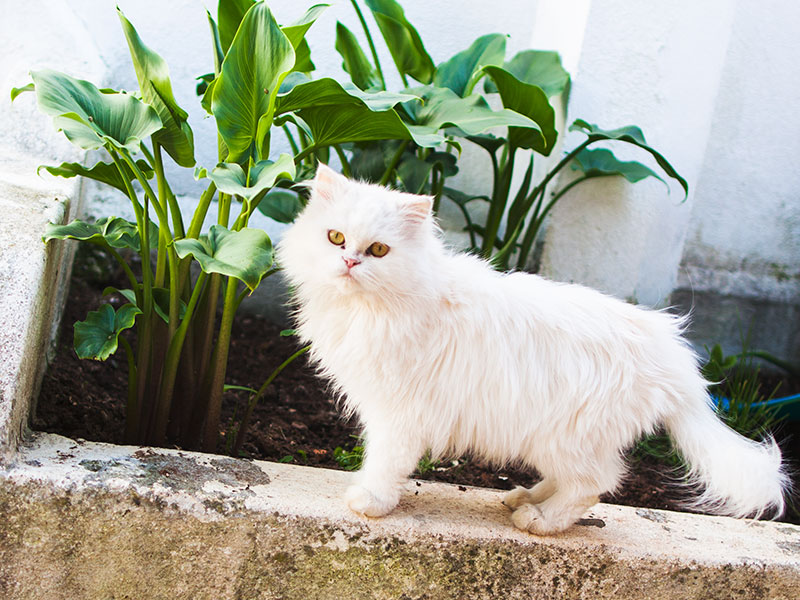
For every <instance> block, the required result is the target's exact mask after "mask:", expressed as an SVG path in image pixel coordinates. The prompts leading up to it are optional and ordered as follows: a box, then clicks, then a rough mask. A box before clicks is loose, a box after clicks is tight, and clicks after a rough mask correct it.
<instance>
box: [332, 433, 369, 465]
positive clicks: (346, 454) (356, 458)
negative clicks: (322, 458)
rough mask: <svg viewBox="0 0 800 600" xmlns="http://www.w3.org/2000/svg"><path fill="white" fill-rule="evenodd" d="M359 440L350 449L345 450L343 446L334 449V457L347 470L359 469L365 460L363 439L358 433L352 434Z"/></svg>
mask: <svg viewBox="0 0 800 600" xmlns="http://www.w3.org/2000/svg"><path fill="white" fill-rule="evenodd" d="M350 437H352V438H355V439H356V440H357V442H356V445H355V446H353V447H352V449H350V450H345V449H344V448H342V447H341V446H336V448H334V449H333V458H334V460H335V461H336V462H337V463H339V466H340V467H342V468H343V469H344V470H345V471H357V470H358V469H360V468H361V463H363V462H364V445H363V441H362V439H361V438H360V437H359V436H357V435H352V436H350Z"/></svg>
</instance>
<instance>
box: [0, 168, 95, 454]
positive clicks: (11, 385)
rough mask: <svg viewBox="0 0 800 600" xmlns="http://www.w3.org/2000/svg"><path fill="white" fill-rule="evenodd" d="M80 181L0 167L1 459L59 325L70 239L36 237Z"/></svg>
mask: <svg viewBox="0 0 800 600" xmlns="http://www.w3.org/2000/svg"><path fill="white" fill-rule="evenodd" d="M79 196H80V194H79V186H78V184H77V183H76V182H74V181H68V182H58V184H57V183H56V182H53V181H47V180H43V179H40V178H39V177H36V176H35V175H33V176H24V175H18V174H13V173H8V172H2V171H0V214H2V215H3V216H2V218H0V461H2V459H3V457H4V456H5V457H6V458H7V457H8V456H9V453H11V452H13V451H14V448H15V447H16V445H17V443H18V441H19V437H20V435H21V433H22V431H23V430H24V427H25V426H26V423H27V419H28V414H29V412H30V403H31V401H32V399H34V398H36V396H37V394H38V389H39V383H40V381H41V377H42V375H43V373H44V368H45V366H46V360H45V355H46V353H47V352H48V350H49V344H50V340H51V339H52V338H53V334H54V331H55V328H56V327H57V326H58V321H59V316H60V312H61V308H62V306H63V301H64V296H65V294H66V284H67V282H68V280H69V271H70V267H71V264H72V260H71V258H72V253H74V245H67V244H48V245H47V246H45V244H44V243H43V242H42V235H43V233H44V228H45V225H46V224H47V223H48V222H54V223H59V222H60V223H63V222H66V221H67V220H69V219H70V218H73V217H74V215H75V212H76V210H77V202H72V201H71V198H75V199H77V198H78V197H79Z"/></svg>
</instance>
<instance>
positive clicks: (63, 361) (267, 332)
mask: <svg viewBox="0 0 800 600" xmlns="http://www.w3.org/2000/svg"><path fill="white" fill-rule="evenodd" d="M101 279H102V278H101V277H94V276H93V270H92V268H91V261H89V266H88V267H87V264H86V263H85V262H84V263H83V264H82V265H79V266H78V267H77V268H76V271H75V275H74V276H73V278H72V282H71V287H70V294H69V298H68V300H67V306H66V309H65V314H64V318H63V322H62V325H61V330H60V337H59V341H58V351H57V354H56V357H55V359H54V361H53V363H52V364H51V366H50V367H49V369H48V371H47V374H46V375H45V378H44V381H43V384H42V390H41V393H40V396H39V402H38V408H37V411H36V415H35V417H34V419H33V427H34V428H35V429H37V430H41V431H47V432H53V433H59V434H61V435H65V436H68V437H72V438H83V439H86V440H91V441H102V442H113V443H117V442H119V441H120V440H121V439H122V436H123V430H124V418H125V406H124V403H125V398H126V394H127V391H126V384H127V380H126V371H127V367H126V364H125V359H124V357H123V356H122V353H120V354H119V355H117V356H112V357H111V358H109V359H108V360H107V361H106V362H97V361H89V360H79V359H78V358H77V357H76V356H75V353H74V351H73V348H72V324H73V323H74V322H75V321H76V320H81V319H84V318H85V316H86V312H87V311H88V310H95V309H96V307H97V306H98V305H99V304H100V298H101V291H102V289H103V285H102V284H101V283H100V280H101ZM280 329H281V328H280V327H278V326H276V325H274V324H272V323H270V322H268V321H266V320H264V319H262V318H259V317H257V316H252V315H239V317H237V321H236V323H235V326H234V330H233V337H232V342H231V349H230V359H229V363H228V374H227V382H228V383H229V384H233V385H238V386H246V387H250V388H258V387H260V385H261V384H262V383H263V381H264V380H265V379H266V377H267V376H268V375H269V374H270V373H271V372H272V370H273V369H274V368H275V367H276V366H278V365H279V364H280V363H281V362H283V360H285V359H286V358H287V357H288V356H289V355H291V354H292V353H293V352H294V351H295V350H296V349H297V345H296V341H295V340H293V339H292V338H287V337H280V335H279V332H280ZM789 391H791V390H787V389H782V390H781V392H782V393H789ZM248 398H249V394H247V393H246V392H227V393H226V394H225V397H224V409H223V425H222V429H223V431H221V432H220V433H221V435H220V444H219V448H218V450H219V451H220V453H224V452H225V449H226V446H228V445H229V444H228V442H229V439H230V437H231V432H232V431H233V430H234V428H235V425H236V423H237V422H238V418H239V417H238V416H239V415H241V414H242V411H243V410H244V406H245V404H246V402H247V400H248ZM798 434H800V426H798V425H797V424H794V423H784V424H783V425H782V426H781V428H780V430H779V431H777V432H776V437H777V438H778V439H779V440H781V439H782V440H784V443H783V444H782V446H783V449H784V453H785V455H787V456H788V457H789V460H790V461H793V462H794V463H795V464H796V462H797V459H798V458H800V435H798ZM357 436H358V426H357V423H355V422H348V421H345V420H344V419H343V418H341V416H340V413H339V411H338V410H337V407H336V404H335V401H334V400H333V398H332V395H331V394H330V393H329V392H328V390H327V389H326V385H325V383H324V382H323V381H322V380H320V379H319V378H317V377H316V376H315V375H314V372H313V370H312V369H311V368H310V367H309V366H308V364H307V362H306V360H305V357H301V358H300V359H298V360H297V361H295V362H294V363H293V364H292V365H290V366H289V367H287V368H286V369H285V370H284V371H283V372H282V373H281V374H280V376H279V377H278V378H277V379H276V380H275V381H274V382H273V384H272V385H271V387H270V388H269V390H268V391H267V393H266V394H265V396H264V398H263V399H262V401H261V402H260V404H259V406H258V407H257V408H256V409H255V411H254V414H253V418H252V421H251V424H250V429H249V434H248V437H247V441H246V442H245V444H244V446H243V455H244V456H246V457H248V458H253V459H261V460H270V461H284V462H291V463H295V464H303V465H312V466H317V467H325V468H332V469H340V468H342V467H341V465H340V463H339V462H338V461H337V460H336V459H335V457H334V450H335V449H336V448H337V447H341V448H343V449H345V450H350V449H351V448H352V447H353V446H355V445H358V444H359V443H360V442H359V440H358V439H357ZM628 462H629V464H630V470H629V473H628V476H627V477H626V478H625V480H624V482H623V484H622V486H621V488H620V490H618V492H617V493H616V494H615V495H613V496H611V495H606V496H604V497H603V498H602V500H603V501H606V502H612V503H616V504H625V505H631V506H643V507H648V508H664V509H671V510H682V507H681V498H682V497H684V496H683V494H685V490H682V489H681V488H680V486H675V485H672V484H671V483H670V482H671V481H674V480H675V476H676V474H675V472H674V471H673V470H672V469H671V468H670V467H667V466H665V465H664V464H663V463H661V462H659V461H658V460H656V459H654V458H652V457H651V456H649V455H642V454H641V453H631V455H630V456H629V461H628ZM414 476H415V477H417V478H420V479H427V480H433V481H442V482H448V483H455V484H460V485H474V486H480V487H491V488H498V489H512V488H513V487H515V486H517V485H524V486H526V487H530V486H531V485H533V483H535V482H536V481H537V476H536V474H535V473H531V472H530V471H525V470H520V469H515V468H510V467H509V468H499V469H497V468H492V467H491V466H488V465H485V464H483V463H481V462H480V461H479V460H476V459H472V458H470V457H461V458H459V459H457V460H453V461H444V462H441V463H438V464H434V465H428V466H427V468H426V469H425V470H424V472H418V473H416V474H415V475H414ZM782 520H784V521H787V522H793V523H800V515H799V514H798V513H797V512H796V511H792V510H790V511H789V513H788V514H787V516H786V517H784V518H783V519H782Z"/></svg>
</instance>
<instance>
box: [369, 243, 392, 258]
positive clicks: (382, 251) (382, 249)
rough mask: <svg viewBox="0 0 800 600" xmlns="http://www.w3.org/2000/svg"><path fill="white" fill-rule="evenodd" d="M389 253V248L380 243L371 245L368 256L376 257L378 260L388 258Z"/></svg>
mask: <svg viewBox="0 0 800 600" xmlns="http://www.w3.org/2000/svg"><path fill="white" fill-rule="evenodd" d="M387 252H389V246H387V245H386V244H381V243H380V242H373V243H372V244H370V246H369V248H367V254H369V255H370V256H375V257H376V258H381V257H382V256H386V253H387Z"/></svg>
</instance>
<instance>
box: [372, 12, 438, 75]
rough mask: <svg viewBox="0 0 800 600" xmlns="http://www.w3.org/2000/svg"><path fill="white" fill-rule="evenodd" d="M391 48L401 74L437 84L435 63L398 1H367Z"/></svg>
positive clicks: (390, 50)
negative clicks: (434, 75) (434, 79)
mask: <svg viewBox="0 0 800 600" xmlns="http://www.w3.org/2000/svg"><path fill="white" fill-rule="evenodd" d="M365 2H366V4H367V6H368V7H369V9H370V10H371V11H372V15H373V16H374V17H375V22H376V23H378V27H379V28H380V30H381V34H382V35H383V39H384V40H386V45H387V46H388V47H389V52H391V54H392V59H393V60H394V64H395V65H396V66H397V70H398V71H399V72H400V73H402V74H405V75H411V77H413V78H414V79H416V80H417V81H419V82H420V83H430V82H431V81H432V80H433V73H434V71H435V67H434V66H433V60H432V59H431V57H430V55H429V54H428V52H427V51H426V50H425V46H424V44H423V43H422V38H420V36H419V33H417V30H416V29H415V28H414V26H413V25H412V24H411V23H409V22H408V20H407V19H406V16H405V12H404V11H403V8H402V7H401V6H400V5H399V4H398V3H397V2H395V0H365Z"/></svg>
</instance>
